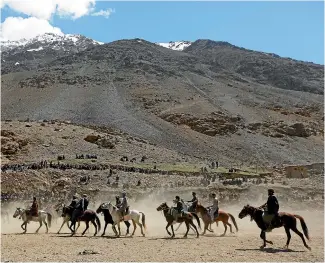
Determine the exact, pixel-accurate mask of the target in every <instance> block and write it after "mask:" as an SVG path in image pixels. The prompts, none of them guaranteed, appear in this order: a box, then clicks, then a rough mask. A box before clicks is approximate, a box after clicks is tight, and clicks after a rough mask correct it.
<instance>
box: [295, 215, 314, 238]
mask: <svg viewBox="0 0 325 263" xmlns="http://www.w3.org/2000/svg"><path fill="white" fill-rule="evenodd" d="M293 216H294V217H296V218H298V219H299V220H300V224H301V228H302V230H303V231H304V234H305V237H306V238H307V239H308V240H310V239H309V231H308V228H307V225H306V222H305V220H304V218H303V217H302V216H300V215H293Z"/></svg>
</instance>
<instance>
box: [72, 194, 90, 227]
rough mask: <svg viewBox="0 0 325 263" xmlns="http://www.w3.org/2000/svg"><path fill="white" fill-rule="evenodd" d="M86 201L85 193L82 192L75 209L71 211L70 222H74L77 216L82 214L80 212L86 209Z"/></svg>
mask: <svg viewBox="0 0 325 263" xmlns="http://www.w3.org/2000/svg"><path fill="white" fill-rule="evenodd" d="M88 203H89V201H88V199H87V195H86V194H83V195H82V198H81V199H80V200H79V202H78V203H77V204H76V206H75V208H76V209H75V210H74V211H73V213H72V217H71V224H75V223H76V221H77V219H78V217H80V216H82V214H83V213H84V212H85V211H86V210H87V207H88Z"/></svg>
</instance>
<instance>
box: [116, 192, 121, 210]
mask: <svg viewBox="0 0 325 263" xmlns="http://www.w3.org/2000/svg"><path fill="white" fill-rule="evenodd" d="M115 201H116V203H115V206H116V207H117V208H120V207H121V199H120V197H119V196H118V195H117V196H115Z"/></svg>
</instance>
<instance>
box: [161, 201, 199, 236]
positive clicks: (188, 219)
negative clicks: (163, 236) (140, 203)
mask: <svg viewBox="0 0 325 263" xmlns="http://www.w3.org/2000/svg"><path fill="white" fill-rule="evenodd" d="M157 211H163V213H164V216H165V218H166V221H167V226H166V231H167V233H168V235H170V236H171V238H174V237H175V233H174V227H173V224H175V223H182V222H185V224H186V233H185V235H184V238H187V234H188V231H189V229H190V227H189V226H190V225H191V226H192V227H193V228H194V229H195V231H196V237H197V238H198V237H199V232H198V230H197V228H196V226H195V225H194V223H193V217H194V218H195V219H196V221H197V223H198V226H199V228H200V229H201V225H200V219H199V217H198V216H197V214H195V213H191V212H185V216H182V217H179V218H178V219H177V221H176V220H175V217H174V215H173V213H172V212H173V208H170V207H169V206H168V205H167V203H162V204H161V205H160V206H158V207H157ZM169 227H171V229H172V232H173V235H172V234H171V233H170V232H169V231H168V228H169Z"/></svg>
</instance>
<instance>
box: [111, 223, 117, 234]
mask: <svg viewBox="0 0 325 263" xmlns="http://www.w3.org/2000/svg"><path fill="white" fill-rule="evenodd" d="M115 225H116V223H114V224H113V225H112V229H113V231H114V234H115V236H117V231H116V227H115Z"/></svg>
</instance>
